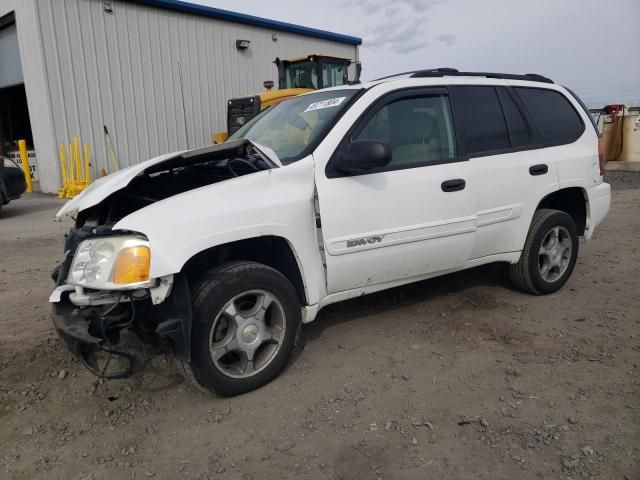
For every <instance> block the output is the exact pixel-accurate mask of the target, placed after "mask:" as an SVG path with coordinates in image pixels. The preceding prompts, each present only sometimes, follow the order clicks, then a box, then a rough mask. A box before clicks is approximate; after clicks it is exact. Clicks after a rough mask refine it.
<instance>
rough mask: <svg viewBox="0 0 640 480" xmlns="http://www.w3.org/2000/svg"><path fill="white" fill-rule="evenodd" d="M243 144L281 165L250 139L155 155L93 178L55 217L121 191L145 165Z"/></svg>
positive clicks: (229, 148) (149, 165)
mask: <svg viewBox="0 0 640 480" xmlns="http://www.w3.org/2000/svg"><path fill="white" fill-rule="evenodd" d="M243 144H252V145H253V146H254V147H256V148H257V149H258V150H260V152H262V153H263V154H264V156H266V157H267V158H268V159H269V160H271V162H272V163H274V164H275V165H277V166H282V164H281V162H280V160H279V159H278V157H277V155H276V154H275V152H274V151H273V150H271V149H270V148H268V147H265V146H262V145H258V144H256V143H254V142H252V141H250V140H245V139H241V140H235V141H231V142H225V143H222V144H219V145H213V146H209V147H204V148H200V149H194V150H183V151H179V152H173V153H166V154H164V155H160V156H158V157H155V158H152V159H150V160H146V161H144V162H142V163H138V164H136V165H132V166H130V167H126V168H123V169H122V170H120V171H118V172H115V173H112V174H110V175H107V176H106V177H102V178H99V179H97V180H95V181H94V182H93V183H92V184H91V185H89V187H87V188H86V189H85V190H83V191H82V192H81V193H80V194H79V195H77V196H76V197H74V198H73V199H71V200H69V201H68V202H67V203H65V204H64V206H63V207H62V208H61V209H60V210H58V213H56V219H60V218H62V217H64V216H66V215H70V214H73V213H76V212H81V211H83V210H86V209H88V208H91V207H93V206H95V205H97V204H99V203H100V202H102V201H103V200H104V199H105V198H107V197H108V196H109V195H111V194H112V193H114V192H117V191H118V190H122V189H123V188H125V187H126V186H127V185H129V183H130V182H131V180H133V179H134V178H135V177H137V176H138V175H140V174H142V173H144V171H145V170H147V169H148V168H150V167H152V166H155V165H158V164H160V163H162V162H165V161H167V160H172V159H175V158H178V157H180V156H184V157H186V158H188V157H193V156H194V155H200V154H203V153H207V152H218V153H221V152H224V151H227V150H228V151H233V150H237V149H238V148H239V147H241V146H242V145H243Z"/></svg>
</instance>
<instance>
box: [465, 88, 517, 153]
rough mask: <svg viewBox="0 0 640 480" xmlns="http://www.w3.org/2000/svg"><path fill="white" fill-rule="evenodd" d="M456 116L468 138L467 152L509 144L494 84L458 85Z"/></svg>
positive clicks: (501, 148)
mask: <svg viewBox="0 0 640 480" xmlns="http://www.w3.org/2000/svg"><path fill="white" fill-rule="evenodd" d="M455 92H456V93H455V98H456V103H455V108H456V117H457V118H459V119H460V121H461V123H462V125H463V128H464V132H465V137H466V140H467V153H468V154H470V155H473V154H474V153H483V152H492V151H496V150H504V149H508V148H509V147H510V143H509V133H508V131H507V124H506V123H505V119H504V115H503V114H502V107H501V106H500V101H499V99H498V94H497V92H496V89H495V87H490V86H477V87H476V86H474V87H470V86H460V87H456V88H455Z"/></svg>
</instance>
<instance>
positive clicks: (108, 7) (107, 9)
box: [102, 2, 113, 15]
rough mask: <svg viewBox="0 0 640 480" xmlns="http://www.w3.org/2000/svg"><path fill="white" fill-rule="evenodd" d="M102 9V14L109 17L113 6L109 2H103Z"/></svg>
mask: <svg viewBox="0 0 640 480" xmlns="http://www.w3.org/2000/svg"><path fill="white" fill-rule="evenodd" d="M102 8H103V9H104V13H106V14H109V15H112V14H113V4H112V3H111V2H103V3H102Z"/></svg>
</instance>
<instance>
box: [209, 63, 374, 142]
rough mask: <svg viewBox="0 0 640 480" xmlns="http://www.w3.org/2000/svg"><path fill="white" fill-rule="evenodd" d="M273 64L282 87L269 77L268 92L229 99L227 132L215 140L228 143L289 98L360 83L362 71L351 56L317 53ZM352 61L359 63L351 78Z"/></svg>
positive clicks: (218, 134) (266, 86) (214, 136)
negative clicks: (242, 129) (239, 131)
mask: <svg viewBox="0 0 640 480" xmlns="http://www.w3.org/2000/svg"><path fill="white" fill-rule="evenodd" d="M273 63H275V64H276V67H277V68H278V90H272V88H273V83H274V82H272V81H270V80H268V81H265V82H264V87H265V88H266V91H264V92H261V93H258V94H256V95H251V96H247V97H237V98H232V99H230V100H229V101H228V102H227V131H226V132H217V133H214V134H213V143H222V142H224V141H225V140H226V139H227V138H228V136H229V135H233V134H234V133H235V132H237V131H238V130H239V129H240V128H242V126H243V125H244V124H245V123H247V122H248V121H249V120H251V119H252V118H253V117H255V116H256V115H257V114H258V113H260V112H261V111H262V110H264V109H265V108H268V107H270V106H272V105H276V104H277V103H280V102H281V101H283V100H286V99H287V98H291V97H294V96H296V95H301V94H303V93H306V92H310V91H311V90H318V89H320V88H328V87H337V86H340V85H348V84H354V83H358V82H359V81H360V72H361V70H362V68H361V66H360V62H352V61H351V59H349V58H342V57H333V56H329V55H317V54H313V55H308V56H306V57H300V58H292V59H288V60H280V59H279V58H276V59H275V61H274V62H273ZM352 63H353V64H355V77H354V78H353V79H352V80H350V79H349V67H350V66H351V64H352Z"/></svg>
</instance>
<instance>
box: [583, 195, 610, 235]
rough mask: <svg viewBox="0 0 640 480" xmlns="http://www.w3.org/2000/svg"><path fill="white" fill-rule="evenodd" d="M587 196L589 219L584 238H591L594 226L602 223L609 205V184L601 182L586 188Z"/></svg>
mask: <svg viewBox="0 0 640 480" xmlns="http://www.w3.org/2000/svg"><path fill="white" fill-rule="evenodd" d="M586 192H587V197H588V200H589V221H588V229H587V231H586V232H585V238H586V239H587V240H589V239H591V237H592V236H593V232H594V231H595V229H596V227H597V226H598V225H600V223H602V221H603V220H604V219H605V217H606V216H607V214H608V213H609V208H610V207H611V185H609V184H608V183H601V184H600V185H596V186H595V187H591V188H587V189H586Z"/></svg>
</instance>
